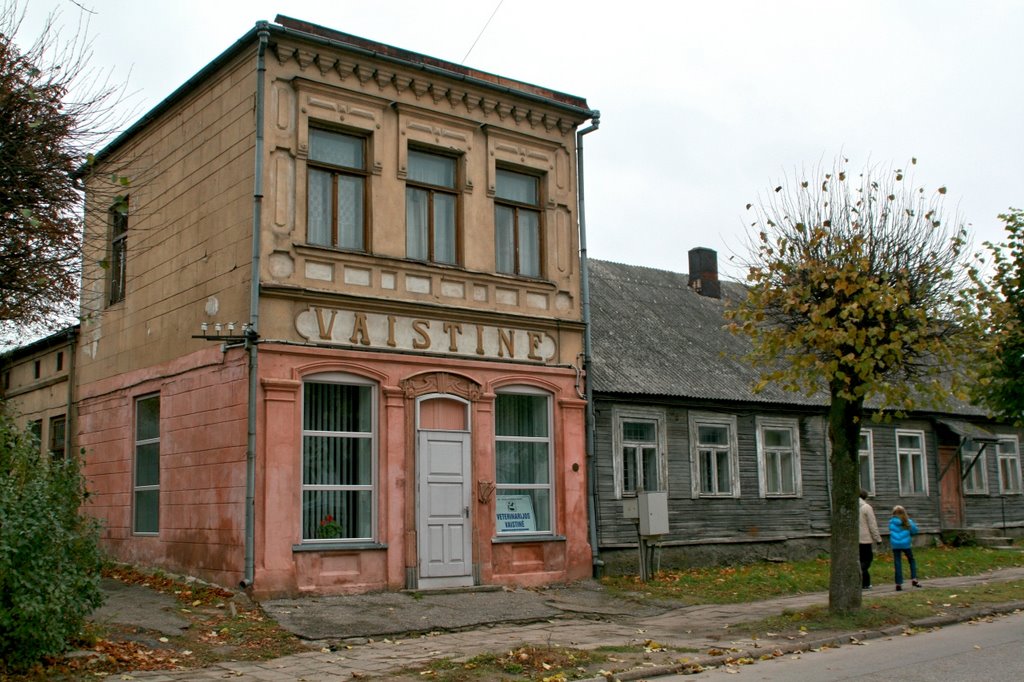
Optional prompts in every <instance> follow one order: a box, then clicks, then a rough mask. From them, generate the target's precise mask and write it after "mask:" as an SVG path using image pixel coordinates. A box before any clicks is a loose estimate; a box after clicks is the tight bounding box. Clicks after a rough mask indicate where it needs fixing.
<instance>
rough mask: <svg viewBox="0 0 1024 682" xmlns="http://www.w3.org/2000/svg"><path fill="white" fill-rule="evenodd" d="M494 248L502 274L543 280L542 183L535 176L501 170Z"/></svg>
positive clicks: (496, 175)
mask: <svg viewBox="0 0 1024 682" xmlns="http://www.w3.org/2000/svg"><path fill="white" fill-rule="evenodd" d="M495 180H496V183H495V199H494V248H495V259H496V267H497V269H498V272H503V273H507V274H510V275H523V276H526V277H540V273H541V243H540V182H539V180H538V179H537V178H536V177H535V176H533V175H526V174H525V173H516V172H515V171H510V170H505V169H503V168H499V169H497V171H496V173H495Z"/></svg>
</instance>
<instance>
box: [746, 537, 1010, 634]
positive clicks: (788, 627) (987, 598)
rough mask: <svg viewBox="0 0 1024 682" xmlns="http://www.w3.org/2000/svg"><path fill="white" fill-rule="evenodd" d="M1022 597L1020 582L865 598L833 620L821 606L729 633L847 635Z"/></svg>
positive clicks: (956, 612)
mask: <svg viewBox="0 0 1024 682" xmlns="http://www.w3.org/2000/svg"><path fill="white" fill-rule="evenodd" d="M915 553H916V552H915ZM1021 595H1024V581H1022V580H1017V581H1012V582H1007V583H994V584H990V585H973V586H970V587H961V588H958V589H956V591H955V592H951V591H950V590H948V589H939V588H934V589H929V588H924V589H920V590H914V591H913V592H906V593H905V594H901V595H898V596H897V595H893V596H886V597H867V598H865V599H864V605H863V607H862V608H861V609H860V610H859V611H857V612H856V613H852V614H849V615H846V616H835V615H832V614H830V613H829V612H828V607H827V606H825V605H820V606H814V607H812V608H809V609H806V610H802V611H786V612H784V613H782V614H781V615H779V616H773V617H771V618H766V619H764V620H759V621H753V622H750V623H742V624H738V625H734V626H732V627H731V628H730V632H734V633H742V634H745V635H749V636H752V637H775V636H779V635H784V636H789V637H798V636H804V635H806V634H807V633H810V632H844V631H846V632H849V631H856V630H878V629H881V628H886V627H891V626H894V625H908V624H910V623H911V622H912V621H915V620H918V619H921V618H928V617H931V616H949V615H957V614H959V613H960V612H963V611H967V610H971V609H976V608H978V607H982V606H985V605H988V604H1005V603H1007V602H1012V601H1018V600H1020V599H1021Z"/></svg>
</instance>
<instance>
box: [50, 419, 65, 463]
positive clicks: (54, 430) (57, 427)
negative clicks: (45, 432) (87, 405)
mask: <svg viewBox="0 0 1024 682" xmlns="http://www.w3.org/2000/svg"><path fill="white" fill-rule="evenodd" d="M66 426H67V419H66V418H65V417H64V415H62V414H61V415H57V416H56V417H50V456H51V457H53V458H54V459H64V455H65V453H66V450H67V448H65V447H64V445H65V444H64V439H65V435H66V433H67V428H66Z"/></svg>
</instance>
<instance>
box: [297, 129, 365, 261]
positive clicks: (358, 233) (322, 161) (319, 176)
mask: <svg viewBox="0 0 1024 682" xmlns="http://www.w3.org/2000/svg"><path fill="white" fill-rule="evenodd" d="M307 177H308V188H307V197H308V201H307V207H306V239H307V240H308V241H309V243H310V244H318V245H320V246H333V247H337V248H341V249H352V250H355V251H365V250H366V140H365V139H363V138H361V137H356V136H355V135H345V134H344V133H338V132H333V131H328V130H320V129H317V128H310V129H309V162H308V164H307Z"/></svg>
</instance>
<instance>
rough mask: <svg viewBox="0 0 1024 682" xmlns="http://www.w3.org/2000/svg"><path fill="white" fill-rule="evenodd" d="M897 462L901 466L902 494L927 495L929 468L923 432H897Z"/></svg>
mask: <svg viewBox="0 0 1024 682" xmlns="http://www.w3.org/2000/svg"><path fill="white" fill-rule="evenodd" d="M896 462H897V464H898V468H899V478H900V495H927V494H928V468H927V466H926V464H925V456H924V433H923V432H921V431H897V432H896Z"/></svg>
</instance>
